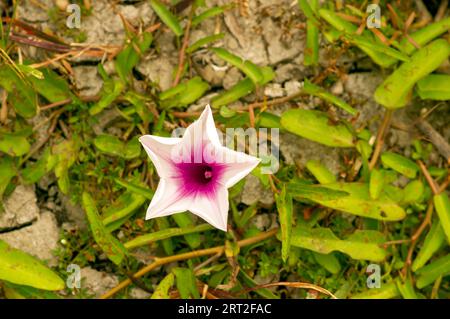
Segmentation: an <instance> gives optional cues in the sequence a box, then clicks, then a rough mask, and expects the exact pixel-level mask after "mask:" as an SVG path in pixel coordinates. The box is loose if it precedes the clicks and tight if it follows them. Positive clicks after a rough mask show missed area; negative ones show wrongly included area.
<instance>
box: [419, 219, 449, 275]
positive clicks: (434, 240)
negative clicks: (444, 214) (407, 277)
mask: <svg viewBox="0 0 450 319" xmlns="http://www.w3.org/2000/svg"><path fill="white" fill-rule="evenodd" d="M444 243H445V233H444V230H443V229H442V227H441V224H440V223H439V221H437V220H436V221H434V222H433V224H432V225H431V229H430V231H429V232H428V234H427V236H426V237H425V241H424V242H423V245H422V247H421V248H420V250H419V253H418V254H417V257H416V259H414V262H413V264H412V267H411V269H412V271H414V272H416V271H417V270H418V269H420V268H422V267H423V266H424V265H425V264H426V263H427V262H428V261H429V260H430V259H431V257H433V255H434V254H435V253H436V252H437V251H438V250H439V249H440V248H441V247H442V246H443V244H444Z"/></svg>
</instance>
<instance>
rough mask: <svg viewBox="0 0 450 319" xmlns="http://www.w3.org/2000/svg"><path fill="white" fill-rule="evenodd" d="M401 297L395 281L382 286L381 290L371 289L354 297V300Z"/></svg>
mask: <svg viewBox="0 0 450 319" xmlns="http://www.w3.org/2000/svg"><path fill="white" fill-rule="evenodd" d="M399 295H400V291H399V290H398V288H397V284H396V283H395V281H392V282H390V283H387V284H381V287H380V288H376V289H369V290H366V291H364V292H362V293H359V294H356V295H353V296H352V297H351V298H352V299H392V298H396V297H398V296H399Z"/></svg>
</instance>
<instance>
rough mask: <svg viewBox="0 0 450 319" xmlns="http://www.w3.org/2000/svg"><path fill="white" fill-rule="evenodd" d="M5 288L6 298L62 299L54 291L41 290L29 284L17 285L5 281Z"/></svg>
mask: <svg viewBox="0 0 450 319" xmlns="http://www.w3.org/2000/svg"><path fill="white" fill-rule="evenodd" d="M3 290H4V292H5V297H6V299H62V297H61V296H60V295H57V294H56V293H54V292H53V291H48V290H40V289H36V288H33V287H29V286H22V285H16V284H13V283H11V282H7V281H5V282H4V283H3Z"/></svg>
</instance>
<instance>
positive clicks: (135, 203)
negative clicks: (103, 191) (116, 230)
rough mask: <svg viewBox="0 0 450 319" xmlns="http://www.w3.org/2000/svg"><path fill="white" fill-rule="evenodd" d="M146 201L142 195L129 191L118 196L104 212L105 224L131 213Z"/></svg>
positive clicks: (128, 215) (129, 215)
mask: <svg viewBox="0 0 450 319" xmlns="http://www.w3.org/2000/svg"><path fill="white" fill-rule="evenodd" d="M145 201H146V198H145V197H144V196H142V195H139V194H136V193H132V192H130V191H127V192H125V193H123V194H122V195H120V196H119V198H117V199H116V200H115V201H114V203H113V204H112V205H111V206H109V207H108V208H106V209H105V210H104V212H103V225H105V226H107V225H108V224H111V223H113V222H115V221H118V220H120V219H123V218H125V217H127V218H130V217H131V214H132V213H133V212H134V211H136V210H137V209H138V208H139V207H141V206H142V205H143V204H144V203H145Z"/></svg>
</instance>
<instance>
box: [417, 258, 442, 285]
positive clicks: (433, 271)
mask: <svg viewBox="0 0 450 319" xmlns="http://www.w3.org/2000/svg"><path fill="white" fill-rule="evenodd" d="M416 275H419V277H418V278H417V281H416V286H417V288H419V289H422V288H424V287H426V286H428V285H430V284H432V283H433V282H434V281H435V280H436V279H437V278H438V277H439V276H441V275H442V276H444V277H445V276H448V275H450V254H447V255H445V256H443V257H441V258H439V259H436V260H435V261H433V262H432V263H431V264H429V265H427V266H425V267H422V268H420V269H419V270H417V271H416Z"/></svg>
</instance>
